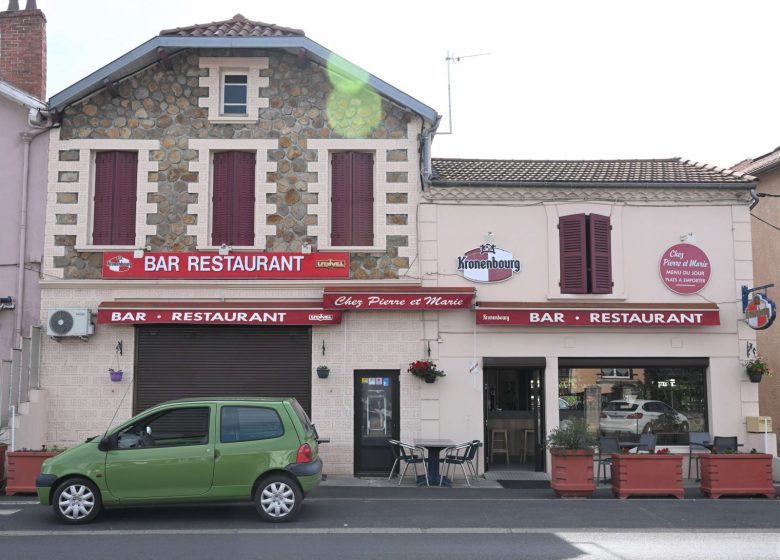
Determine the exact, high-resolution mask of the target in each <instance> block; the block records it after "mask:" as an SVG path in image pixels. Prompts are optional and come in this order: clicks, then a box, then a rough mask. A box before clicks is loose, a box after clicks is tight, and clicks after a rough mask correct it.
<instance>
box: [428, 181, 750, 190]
mask: <svg viewBox="0 0 780 560" xmlns="http://www.w3.org/2000/svg"><path fill="white" fill-rule="evenodd" d="M430 185H431V186H433V187H567V188H580V189H582V188H585V187H621V188H625V187H629V188H644V189H680V188H688V189H740V190H748V189H750V190H755V183H753V182H750V183H747V182H746V183H652V182H626V181H623V182H620V181H615V182H609V183H606V182H603V181H602V182H597V181H593V182H589V181H442V180H432V181H430Z"/></svg>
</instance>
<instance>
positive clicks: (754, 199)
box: [750, 189, 758, 210]
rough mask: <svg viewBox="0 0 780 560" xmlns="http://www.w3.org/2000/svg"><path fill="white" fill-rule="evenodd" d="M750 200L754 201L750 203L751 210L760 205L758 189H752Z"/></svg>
mask: <svg viewBox="0 0 780 560" xmlns="http://www.w3.org/2000/svg"><path fill="white" fill-rule="evenodd" d="M750 198H752V199H753V201H752V202H751V203H750V209H751V210H752V209H753V208H755V207H756V206H757V205H758V195H757V194H756V189H750Z"/></svg>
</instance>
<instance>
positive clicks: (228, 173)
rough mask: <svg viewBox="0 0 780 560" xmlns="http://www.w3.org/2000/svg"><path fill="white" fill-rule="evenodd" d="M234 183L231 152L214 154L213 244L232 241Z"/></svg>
mask: <svg viewBox="0 0 780 560" xmlns="http://www.w3.org/2000/svg"><path fill="white" fill-rule="evenodd" d="M232 183H233V157H232V155H231V152H218V153H216V154H214V186H213V193H212V199H211V204H212V207H211V208H212V224H211V244H212V245H222V244H223V243H226V244H227V243H230V206H231V205H230V193H231V185H232Z"/></svg>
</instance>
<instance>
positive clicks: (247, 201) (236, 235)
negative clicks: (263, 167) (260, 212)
mask: <svg viewBox="0 0 780 560" xmlns="http://www.w3.org/2000/svg"><path fill="white" fill-rule="evenodd" d="M213 169H214V173H213V176H214V185H213V192H212V227H211V243H212V245H244V246H252V245H254V244H255V154H254V153H251V152H217V153H215V154H214V168H213Z"/></svg>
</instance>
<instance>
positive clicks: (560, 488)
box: [550, 448, 596, 498]
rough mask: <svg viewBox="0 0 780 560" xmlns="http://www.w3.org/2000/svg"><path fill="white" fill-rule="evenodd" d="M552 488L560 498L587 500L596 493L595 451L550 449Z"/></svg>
mask: <svg viewBox="0 0 780 560" xmlns="http://www.w3.org/2000/svg"><path fill="white" fill-rule="evenodd" d="M550 455H551V457H552V480H551V481H550V487H551V488H552V489H553V491H554V492H555V494H556V495H557V496H558V497H559V498H587V497H588V496H590V495H591V494H593V492H595V491H596V481H595V479H594V478H593V450H590V449H555V448H552V449H550Z"/></svg>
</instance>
